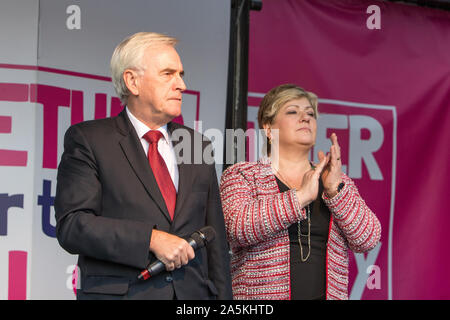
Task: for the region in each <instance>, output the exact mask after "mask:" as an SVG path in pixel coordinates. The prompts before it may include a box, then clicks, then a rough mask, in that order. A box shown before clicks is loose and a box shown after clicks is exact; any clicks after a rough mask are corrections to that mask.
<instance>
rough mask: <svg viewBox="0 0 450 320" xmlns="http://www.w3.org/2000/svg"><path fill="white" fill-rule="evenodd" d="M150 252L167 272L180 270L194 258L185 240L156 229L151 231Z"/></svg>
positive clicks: (192, 251) (192, 250)
mask: <svg viewBox="0 0 450 320" xmlns="http://www.w3.org/2000/svg"><path fill="white" fill-rule="evenodd" d="M150 251H151V252H153V253H154V254H155V256H156V258H157V259H158V260H159V261H161V262H162V263H164V265H165V266H166V270H167V271H173V270H174V269H175V268H181V266H184V265H186V264H188V262H189V260H192V259H194V257H195V253H194V249H192V247H191V246H190V245H189V243H188V242H187V241H186V240H184V239H182V238H180V237H177V236H174V235H173V234H170V233H167V232H164V231H159V230H156V229H153V231H152V238H151V239H150Z"/></svg>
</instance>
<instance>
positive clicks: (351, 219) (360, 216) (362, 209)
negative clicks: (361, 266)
mask: <svg viewBox="0 0 450 320" xmlns="http://www.w3.org/2000/svg"><path fill="white" fill-rule="evenodd" d="M342 179H343V182H344V183H345V186H344V188H343V189H342V190H341V191H340V192H339V193H338V194H337V195H336V196H334V197H333V198H331V199H330V198H327V197H326V195H325V193H323V194H322V198H323V200H324V202H325V204H326V205H327V206H328V208H329V209H330V211H331V213H332V214H333V218H334V221H335V222H336V223H337V225H338V227H339V229H340V230H341V231H342V233H343V235H344V237H345V238H346V240H347V242H348V245H349V248H350V249H351V250H352V251H354V252H357V253H361V252H366V251H369V250H371V249H373V248H374V247H375V246H376V245H377V244H378V242H379V241H380V237H381V224H380V221H379V220H378V218H377V217H376V215H375V214H374V213H373V212H372V210H370V209H369V207H368V206H367V205H366V202H365V201H364V200H363V199H362V198H361V196H360V194H359V192H358V189H357V187H356V185H355V183H354V182H353V180H352V179H350V178H349V177H348V176H346V175H345V174H343V176H342Z"/></svg>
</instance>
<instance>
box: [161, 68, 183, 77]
mask: <svg viewBox="0 0 450 320" xmlns="http://www.w3.org/2000/svg"><path fill="white" fill-rule="evenodd" d="M165 72H169V73H170V74H173V73H176V72H177V70H176V69H172V68H165V69H163V70H161V73H165ZM180 76H181V77H184V70H182V71H180Z"/></svg>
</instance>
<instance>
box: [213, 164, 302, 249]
mask: <svg viewBox="0 0 450 320" xmlns="http://www.w3.org/2000/svg"><path fill="white" fill-rule="evenodd" d="M256 166H257V165H255V167H256ZM251 171H252V168H251V167H249V166H246V167H245V166H243V165H242V164H236V165H234V166H232V167H230V168H228V169H227V170H226V171H225V172H224V173H223V174H222V178H221V184H220V194H221V199H222V205H223V212H224V216H225V226H226V230H227V236H228V240H229V241H230V243H232V245H233V246H241V247H246V246H251V245H254V244H257V243H260V242H263V241H266V240H267V239H268V238H270V237H273V236H275V235H276V234H277V233H279V232H280V231H282V230H285V229H287V228H288V227H289V226H290V225H291V224H292V223H295V222H297V221H299V220H303V219H305V218H306V212H305V210H304V209H302V208H301V207H300V203H299V201H298V199H297V193H296V190H290V191H287V192H282V193H276V194H268V195H258V186H257V184H256V182H255V180H254V178H253V176H252V174H251Z"/></svg>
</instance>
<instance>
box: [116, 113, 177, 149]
mask: <svg viewBox="0 0 450 320" xmlns="http://www.w3.org/2000/svg"><path fill="white" fill-rule="evenodd" d="M125 110H126V111H127V115H128V118H129V119H130V121H131V124H132V125H133V127H134V129H135V130H136V133H137V135H138V137H139V139H141V138H142V137H143V136H144V135H145V134H146V133H147V132H148V131H150V130H153V129H150V128H149V127H148V126H147V125H146V124H145V123H143V122H142V121H141V120H139V119H138V118H136V117H135V116H134V115H133V114H132V113H131V111H130V109H128V107H125ZM154 130H158V131H160V132H161V133H162V134H163V136H164V138H165V139H166V141H167V142H169V141H170V140H169V133H168V132H167V124H165V125H163V126H162V127H159V128H158V129H154Z"/></svg>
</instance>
